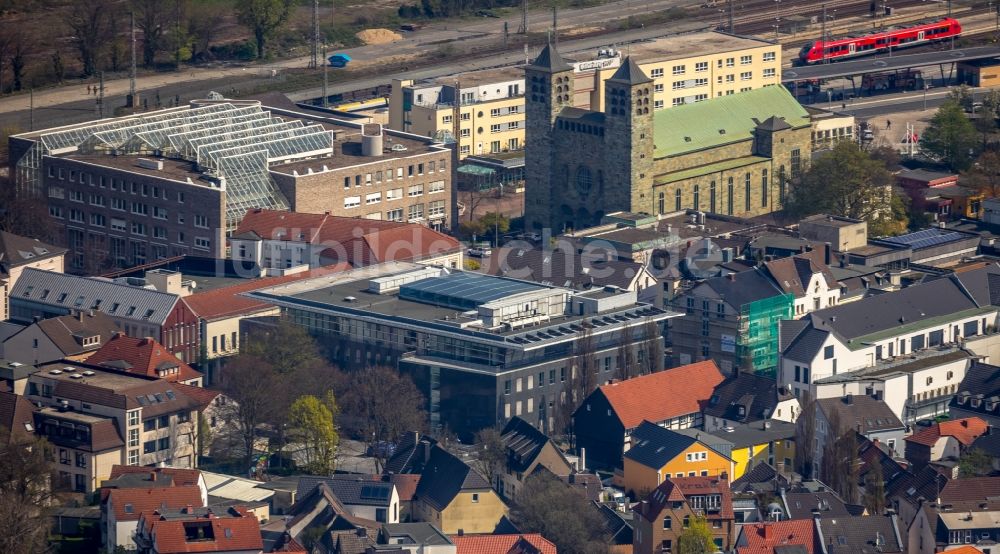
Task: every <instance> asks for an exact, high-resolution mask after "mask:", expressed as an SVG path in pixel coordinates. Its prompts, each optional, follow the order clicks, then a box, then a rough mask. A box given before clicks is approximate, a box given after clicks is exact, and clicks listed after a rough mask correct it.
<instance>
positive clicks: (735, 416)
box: [703, 371, 778, 423]
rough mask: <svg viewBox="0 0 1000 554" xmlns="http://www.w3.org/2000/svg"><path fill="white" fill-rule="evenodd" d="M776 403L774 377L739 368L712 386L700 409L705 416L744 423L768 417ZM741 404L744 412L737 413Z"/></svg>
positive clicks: (775, 382) (776, 394)
mask: <svg viewBox="0 0 1000 554" xmlns="http://www.w3.org/2000/svg"><path fill="white" fill-rule="evenodd" d="M777 405H778V383H777V381H775V380H774V379H772V378H770V377H767V376H764V375H757V374H755V373H746V372H743V371H741V372H739V373H738V374H737V375H736V376H734V377H730V378H728V379H726V380H725V381H723V382H721V383H719V385H718V386H716V387H715V392H714V393H712V396H711V398H709V399H708V404H707V405H706V406H705V409H704V410H703V411H704V413H705V415H706V416H714V417H718V418H725V419H727V420H730V421H739V422H744V423H745V422H748V421H757V420H760V419H766V418H768V417H770V416H771V415H772V414H773V413H774V409H775V407H776V406H777ZM740 408H742V409H743V415H740Z"/></svg>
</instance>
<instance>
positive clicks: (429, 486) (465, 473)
mask: <svg viewBox="0 0 1000 554" xmlns="http://www.w3.org/2000/svg"><path fill="white" fill-rule="evenodd" d="M489 490H490V484H489V483H488V482H487V481H486V479H484V478H483V477H482V476H481V475H479V473H477V472H476V470H474V469H472V468H471V467H469V466H468V464H466V463H465V462H463V461H462V460H460V459H458V458H456V457H455V456H454V455H452V454H451V453H450V452H448V451H446V450H445V449H443V448H441V447H440V446H435V447H434V448H433V449H431V457H430V459H429V460H428V461H427V464H426V465H425V466H424V471H423V472H422V473H421V474H420V484H418V485H417V492H416V494H415V499H416V500H420V501H423V502H426V503H427V504H428V505H430V506H431V507H432V508H434V509H435V510H439V511H440V510H443V509H444V508H446V507H447V506H448V505H449V504H451V501H452V500H454V499H455V497H456V496H458V494H459V493H461V492H475V491H489Z"/></svg>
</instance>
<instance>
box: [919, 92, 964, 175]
mask: <svg viewBox="0 0 1000 554" xmlns="http://www.w3.org/2000/svg"><path fill="white" fill-rule="evenodd" d="M976 142H977V140H976V129H975V127H974V126H973V125H972V123H971V122H970V121H969V118H967V117H966V116H965V112H964V111H963V110H962V106H961V105H960V104H959V103H958V102H957V101H955V100H948V101H946V102H945V103H944V104H941V107H940V108H938V111H937V113H935V114H934V117H933V118H931V122H930V124H928V125H927V129H925V130H924V134H923V136H922V137H921V138H920V146H921V148H923V150H925V151H926V152H928V153H930V154H932V155H934V156H935V157H937V158H939V159H940V160H941V161H942V162H944V163H945V164H947V165H948V167H950V168H951V169H952V170H954V171H964V170H966V169H968V168H969V166H970V165H971V164H972V157H973V154H974V151H975V148H976Z"/></svg>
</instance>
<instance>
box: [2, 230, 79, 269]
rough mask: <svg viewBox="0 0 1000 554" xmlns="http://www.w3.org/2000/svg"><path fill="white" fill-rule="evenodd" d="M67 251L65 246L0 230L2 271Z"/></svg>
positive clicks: (60, 254)
mask: <svg viewBox="0 0 1000 554" xmlns="http://www.w3.org/2000/svg"><path fill="white" fill-rule="evenodd" d="M65 253H66V249H65V248H61V247H58V246H53V245H51V244H45V243H44V242H42V241H40V240H38V239H33V238H28V237H22V236H21V235H15V234H14V233H8V232H7V231H0V273H9V272H10V270H11V268H14V267H17V266H20V265H24V264H29V263H33V262H37V261H39V260H44V259H47V258H54V257H56V256H62V255H63V254H65Z"/></svg>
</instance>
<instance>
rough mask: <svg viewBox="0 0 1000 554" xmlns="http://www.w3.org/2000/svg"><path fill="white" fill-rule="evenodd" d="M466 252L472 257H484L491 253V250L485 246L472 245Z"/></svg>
mask: <svg viewBox="0 0 1000 554" xmlns="http://www.w3.org/2000/svg"><path fill="white" fill-rule="evenodd" d="M468 254H469V255H470V256H472V257H473V258H485V257H487V256H489V255H491V254H493V250H490V249H489V248H488V247H486V246H473V247H472V248H470V249H469V252H468Z"/></svg>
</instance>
